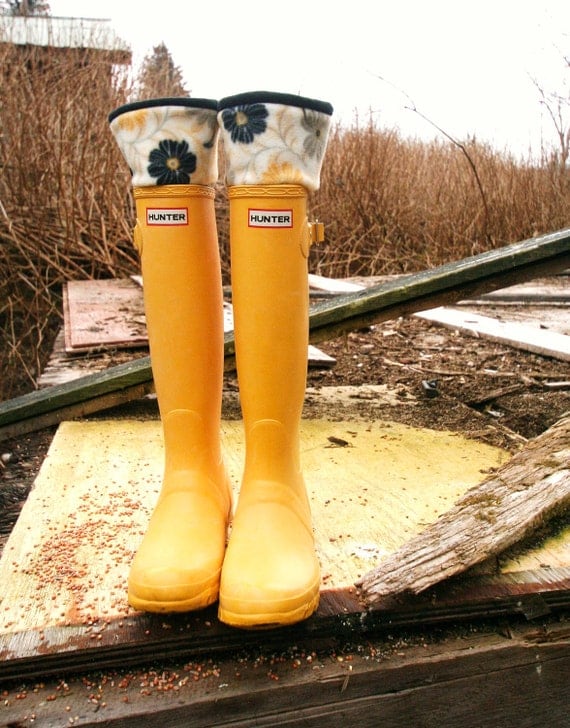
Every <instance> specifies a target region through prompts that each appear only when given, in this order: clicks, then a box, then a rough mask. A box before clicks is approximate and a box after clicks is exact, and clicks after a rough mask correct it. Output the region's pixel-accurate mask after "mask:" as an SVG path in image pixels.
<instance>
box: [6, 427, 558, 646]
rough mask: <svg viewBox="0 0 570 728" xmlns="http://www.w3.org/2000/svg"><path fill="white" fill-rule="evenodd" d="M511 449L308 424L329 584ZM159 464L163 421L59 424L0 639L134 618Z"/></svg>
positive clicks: (236, 464) (228, 440)
mask: <svg viewBox="0 0 570 728" xmlns="http://www.w3.org/2000/svg"><path fill="white" fill-rule="evenodd" d="M222 437H223V446H224V453H225V459H226V463H227V466H228V469H229V473H230V477H231V479H232V482H233V483H234V487H235V489H236V493H237V489H238V487H239V480H240V476H241V470H242V467H243V458H244V451H243V426H242V423H241V421H239V420H236V421H225V422H224V423H223V431H222ZM442 452H445V457H442V456H441V454H442ZM508 457H510V456H509V455H508V454H507V453H505V452H504V451H503V450H500V449H497V448H494V447H491V446H489V445H485V444H483V443H480V442H477V441H474V440H466V439H464V438H463V437H461V436H459V435H457V434H454V433H447V432H436V431H432V430H427V429H425V430H424V429H415V428H410V427H406V426H404V425H397V424H391V423H384V422H364V421H350V422H330V421H328V420H304V421H303V429H302V460H303V466H304V471H305V474H306V478H307V483H308V488H309V493H310V499H311V504H312V509H313V520H314V527H315V533H316V539H317V549H318V553H319V557H320V560H321V564H322V573H323V591H325V592H326V591H327V590H332V591H334V590H338V589H346V588H351V587H352V585H353V583H354V581H355V580H356V579H357V578H358V577H359V576H361V575H362V574H363V573H365V572H366V571H368V570H369V569H370V568H371V567H372V566H373V565H374V564H375V563H376V562H377V560H379V559H381V558H382V557H383V556H384V555H386V554H389V553H391V552H393V551H395V550H396V549H397V548H398V547H399V546H401V545H402V544H403V543H404V542H405V541H406V540H408V539H409V538H411V537H412V536H413V535H415V534H417V533H418V532H419V531H420V530H422V529H423V528H424V527H425V526H426V525H427V524H429V523H430V522H431V521H433V520H435V519H436V518H437V517H438V515H439V514H441V513H442V512H443V511H445V510H447V509H448V508H449V507H450V506H451V505H452V504H453V502H454V501H455V500H456V499H457V498H458V496H459V495H461V494H462V493H463V492H465V490H466V489H467V488H469V487H471V486H472V485H474V484H475V483H477V482H479V481H480V480H482V479H483V477H484V473H485V470H487V469H488V468H491V467H496V466H498V465H500V464H501V463H502V462H504V461H505V459H507V458H508ZM162 458H163V451H162V437H161V427H160V423H159V422H158V421H156V420H151V421H148V420H147V421H136V420H108V421H93V422H64V423H62V424H61V425H60V427H59V429H58V431H57V433H56V435H55V437H54V440H53V443H52V446H51V448H50V451H49V453H48V455H47V457H46V459H45V462H44V464H43V466H42V469H41V471H40V473H39V475H38V478H37V480H36V483H35V486H34V488H33V490H32V492H31V494H30V496H29V498H28V500H27V502H26V504H25V506H24V508H23V511H22V513H21V516H20V518H19V520H18V522H17V524H16V526H15V528H14V531H13V532H12V534H11V536H10V538H9V540H8V542H7V544H6V547H5V550H4V553H3V556H2V559H1V560H0V584H2V600H1V604H0V635H1V634H2V633H9V632H22V631H27V630H33V629H41V628H46V627H50V626H57V625H67V626H73V625H85V624H88V623H90V622H94V621H96V620H100V619H112V618H117V617H124V616H127V615H129V614H131V613H132V610H131V609H130V608H129V607H128V605H127V603H126V578H127V573H128V566H129V563H130V560H131V558H132V556H133V553H134V551H135V549H136V547H137V544H138V542H139V540H140V539H141V537H142V535H143V533H144V530H145V527H146V523H147V521H148V518H149V516H150V512H151V509H152V507H153V505H154V502H155V500H156V498H157V495H158V491H159V487H160V477H161V471H162ZM556 558H557V560H561V559H562V558H563V554H560V555H559V556H557V557H556ZM564 558H565V555H564ZM568 561H569V562H570V559H569V560H568Z"/></svg>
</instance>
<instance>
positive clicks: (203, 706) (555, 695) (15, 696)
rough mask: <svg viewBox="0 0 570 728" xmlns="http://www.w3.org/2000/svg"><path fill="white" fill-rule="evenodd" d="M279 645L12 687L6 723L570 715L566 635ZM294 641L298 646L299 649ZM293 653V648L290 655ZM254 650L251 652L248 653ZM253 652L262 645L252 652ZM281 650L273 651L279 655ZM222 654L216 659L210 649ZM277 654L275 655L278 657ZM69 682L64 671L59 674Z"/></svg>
mask: <svg viewBox="0 0 570 728" xmlns="http://www.w3.org/2000/svg"><path fill="white" fill-rule="evenodd" d="M288 637H289V639H288V640H287V638H286V637H285V636H283V637H282V640H283V642H282V643H281V644H282V645H284V646H285V649H283V650H281V651H279V643H274V642H272V640H271V637H269V638H268V640H267V641H266V640H265V639H264V640H263V648H261V649H260V648H259V647H258V648H257V649H256V650H255V653H251V654H248V653H247V652H246V651H244V650H243V649H242V650H241V651H240V655H241V658H240V659H239V660H238V659H236V658H235V657H233V656H232V655H231V654H221V655H218V656H216V657H215V661H214V662H209V661H208V659H207V657H208V656H211V653H204V655H203V657H202V658H200V657H199V656H198V657H196V658H195V660H194V661H192V662H190V663H187V664H186V665H183V664H182V663H178V664H177V663H173V662H172V658H171V659H169V661H168V663H167V664H165V665H160V663H159V661H160V660H161V659H163V657H165V656H164V654H163V650H161V649H160V645H158V647H159V651H158V654H157V656H156V657H154V658H150V659H149V664H150V663H151V661H152V663H151V664H152V666H153V667H151V668H148V667H145V666H144V664H143V667H141V668H140V669H138V670H136V669H135V670H133V669H131V670H128V669H126V667H127V666H126V665H124V664H123V665H119V666H118V667H120V668H122V669H121V671H120V672H119V673H118V674H117V673H114V674H113V673H111V674H102V673H101V672H94V671H95V669H96V668H95V666H94V665H92V666H91V673H90V674H87V675H86V676H84V675H74V674H73V673H70V672H67V673H66V679H65V683H63V682H62V680H61V677H59V678H58V677H54V678H51V679H45V678H44V679H42V680H41V682H39V681H36V682H35V684H34V683H30V684H28V685H26V684H25V683H24V688H26V687H27V688H28V690H27V691H26V690H25V689H24V688H23V687H22V683H21V682H20V683H19V684H17V685H15V686H14V688H13V690H8V691H6V692H5V693H4V695H3V705H2V709H1V712H0V715H1V717H2V723H3V725H6V726H21V725H27V724H28V722H30V716H33V721H34V723H35V724H37V725H40V726H63V725H70V724H76V725H82V726H87V725H91V726H94V725H101V724H104V725H106V726H121V727H122V728H126V727H127V726H133V727H137V728H139V727H141V726H156V725H164V726H170V727H172V728H174V727H175V726H181V727H184V728H185V727H186V726H188V725H189V724H190V723H189V721H191V725H192V727H193V728H207V727H208V726H210V727H212V726H220V725H224V726H233V727H234V728H244V726H254V725H255V726H275V725H287V726H291V727H292V728H294V727H298V728H301V726H303V727H304V728H306V727H307V726H313V728H317V727H319V726H320V727H324V728H326V727H327V726H330V725H341V726H344V725H349V724H350V723H349V721H350V722H354V724H355V725H358V726H362V727H363V728H366V727H368V728H376V726H378V725H383V726H390V728H398V727H402V728H407V727H408V726H418V725H422V726H426V727H427V726H439V725H443V724H444V725H445V726H446V727H447V726H449V727H450V728H465V726H477V728H497V726H501V728H530V727H531V726H532V727H534V726H538V725H544V726H549V728H550V727H552V728H554V727H556V728H558V727H560V728H562V727H563V726H566V725H567V716H568V671H569V670H570V651H569V649H568V647H569V641H568V634H567V631H566V632H565V631H564V628H563V627H562V628H559V629H556V628H555V627H553V628H551V629H536V628H533V627H531V626H529V627H527V628H526V629H524V628H523V629H520V630H513V631H512V632H510V634H509V635H508V636H507V635H499V634H497V633H494V634H493V633H492V632H491V631H485V632H484V631H483V630H481V631H480V633H479V634H477V635H475V636H466V635H463V636H459V637H458V636H453V635H449V634H448V635H445V636H442V635H440V636H439V638H438V639H437V640H436V641H435V642H433V643H432V641H431V640H430V639H429V637H428V638H427V640H426V642H425V643H424V644H423V645H421V643H419V641H418V640H416V641H415V643H414V642H412V643H411V644H407V643H406V640H405V639H404V640H398V643H395V641H394V640H392V642H390V641H387V640H382V639H381V638H379V636H378V635H374V634H372V635H371V634H367V635H366V639H365V640H363V641H362V643H361V644H360V647H359V649H358V650H356V649H353V650H349V649H347V650H344V651H343V652H340V653H339V654H337V655H335V653H334V651H332V650H327V649H326V646H323V645H322V644H319V642H318V641H315V639H311V637H310V635H306V636H305V640H302V641H300V642H299V641H297V638H298V635H293V634H291V632H289V633H288ZM291 640H295V641H293V642H292V641H291ZM292 645H295V646H294V647H292ZM252 647H253V645H252ZM254 649H255V648H254ZM272 650H275V652H272ZM214 654H215V653H214ZM274 657H275V659H273V658H274ZM60 675H61V674H60Z"/></svg>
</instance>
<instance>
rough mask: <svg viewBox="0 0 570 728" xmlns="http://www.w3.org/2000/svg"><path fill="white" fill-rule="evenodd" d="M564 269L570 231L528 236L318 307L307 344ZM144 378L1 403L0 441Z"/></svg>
mask: <svg viewBox="0 0 570 728" xmlns="http://www.w3.org/2000/svg"><path fill="white" fill-rule="evenodd" d="M569 264H570V229H565V230H561V231H559V232H556V233H552V234H549V235H543V236H541V237H538V238H531V239H530V240H526V241H523V242H521V243H515V244H513V245H509V246H506V247H503V248H500V249H498V250H493V251H490V252H487V253H482V254H480V255H477V256H473V257H471V258H466V259H464V260H461V261H459V262H455V263H450V264H446V265H443V266H440V267H439V268H434V269H431V270H427V271H422V272H420V273H415V274H411V275H409V276H403V277H402V278H398V279H396V280H394V281H391V282H388V283H385V284H381V285H378V286H374V287H372V288H368V289H366V290H363V291H358V292H356V293H352V294H347V295H344V296H339V297H336V298H334V299H333V300H331V301H325V302H323V303H320V304H317V305H315V306H313V307H312V308H311V311H310V316H309V325H310V340H311V343H313V344H314V343H318V342H320V341H324V340H326V339H330V338H333V337H335V336H338V335H340V334H342V333H344V332H346V331H350V330H353V329H354V328H357V327H359V326H366V325H370V324H372V323H378V322H379V321H385V320H388V319H390V318H394V317H397V316H401V315H404V314H410V313H415V312H417V311H422V310H425V309H428V308H433V307H434V305H442V304H445V303H451V302H454V301H457V300H459V299H463V298H465V297H466V296H471V295H474V294H480V293H484V292H487V291H491V290H496V289H497V288H502V287H504V286H506V285H510V284H514V283H519V282H521V281H525V280H531V279H532V278H534V277H537V276H541V275H547V274H550V273H554V272H556V271H560V270H563V269H566V268H567V267H568V265H569ZM234 354H235V349H234V339H233V334H227V335H226V339H225V356H226V364H227V367H228V368H230V367H232V368H233V367H234V366H235V362H234V361H233V358H234ZM151 379H152V371H151V366H150V359H149V358H148V357H145V358H142V359H138V360H136V361H134V362H129V363H128V364H124V365H123V364H121V365H118V366H117V367H112V368H110V369H109V370H107V371H105V372H101V373H98V374H94V375H90V376H88V377H82V378H80V379H77V380H74V381H73V382H69V383H66V384H62V385H59V386H55V387H54V388H53V389H51V390H41V391H37V392H31V393H29V394H25V395H23V396H21V397H17V398H15V399H13V400H8V401H7V402H3V403H1V404H0V439H5V438H6V437H7V435H6V434H4V433H5V429H4V428H5V427H6V426H7V425H10V424H12V423H14V422H19V421H22V420H26V419H27V420H29V423H28V428H29V429H28V430H27V431H28V432H29V431H31V430H32V429H33V428H34V427H36V425H35V422H34V418H36V417H38V416H39V415H45V414H46V413H48V412H51V413H55V416H54V418H53V420H54V422H57V421H58V416H57V413H58V410H60V409H61V408H62V407H65V406H69V405H71V404H77V403H78V402H87V401H89V400H94V402H92V403H91V404H92V406H93V407H94V408H95V407H97V399H98V398H99V397H100V396H101V395H105V394H108V393H109V392H111V391H120V390H125V389H126V388H127V387H130V386H133V385H135V384H140V383H142V382H148V381H150V380H151ZM105 406H107V405H105ZM59 421H61V420H59ZM42 426H43V425H42Z"/></svg>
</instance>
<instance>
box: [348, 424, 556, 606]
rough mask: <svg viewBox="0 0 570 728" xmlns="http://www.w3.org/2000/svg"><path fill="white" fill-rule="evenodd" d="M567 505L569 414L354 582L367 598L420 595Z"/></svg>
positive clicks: (500, 549)
mask: <svg viewBox="0 0 570 728" xmlns="http://www.w3.org/2000/svg"><path fill="white" fill-rule="evenodd" d="M569 505H570V416H568V417H565V418H563V419H562V420H560V421H559V422H557V423H556V424H555V425H553V426H552V427H551V428H549V429H548V430H547V431H546V432H544V433H542V434H541V435H539V436H538V437H537V438H535V439H534V440H532V441H531V442H529V443H528V444H527V445H526V446H525V447H524V448H523V449H522V450H520V451H519V452H517V453H516V454H515V455H514V456H513V458H512V459H511V460H510V461H509V462H507V463H506V464H504V465H503V466H501V467H500V468H499V469H498V470H497V472H496V473H494V474H492V475H491V476H489V477H488V478H486V479H485V480H484V481H483V482H482V483H481V484H479V485H477V486H475V487H473V488H471V489H470V490H468V491H467V492H466V493H465V494H464V495H463V496H462V497H461V498H460V499H459V500H458V501H457V503H456V504H455V505H454V506H453V508H451V509H450V510H449V511H447V512H446V513H445V514H444V515H442V516H440V518H438V520H437V521H435V522H434V523H433V524H431V525H430V526H428V527H427V528H426V529H425V530H424V531H423V532H422V533H421V534H419V535H418V536H416V537H415V538H412V539H410V540H409V541H408V542H407V543H406V544H404V546H403V547H402V548H400V549H398V550H397V551H396V552H395V553H393V554H391V555H390V556H388V557H387V558H386V559H384V560H383V561H382V562H381V563H380V564H379V565H378V566H377V567H375V568H374V569H372V570H371V571H370V572H368V573H367V574H365V576H364V577H363V578H362V579H359V580H358V582H357V586H359V588H360V589H361V591H362V596H363V597H364V599H365V600H366V601H367V602H368V603H369V604H371V605H373V604H376V603H378V602H380V601H381V600H382V599H384V598H386V597H388V596H393V595H395V594H400V593H404V594H405V593H412V594H418V593H420V592H422V591H424V590H425V589H428V588H429V587H431V586H433V585H434V584H437V583H438V582H441V581H443V580H444V579H448V578H449V577H451V576H455V575H457V574H460V573H462V572H464V571H465V570H466V569H468V568H470V567H472V566H474V565H475V564H478V563H481V562H482V561H484V560H485V559H487V558H489V557H490V556H493V555H495V556H496V555H498V554H500V553H501V552H503V551H505V549H507V548H508V547H509V546H512V545H513V544H515V543H517V542H519V541H521V540H523V539H524V538H526V537H528V536H529V535H530V534H531V533H532V532H533V531H534V530H535V529H536V528H537V527H538V526H540V525H542V524H543V523H544V522H545V521H546V520H547V519H548V518H549V517H551V516H552V514H553V513H560V512H564V510H565V509H566V508H568V506H569Z"/></svg>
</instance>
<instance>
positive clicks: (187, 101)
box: [109, 96, 218, 122]
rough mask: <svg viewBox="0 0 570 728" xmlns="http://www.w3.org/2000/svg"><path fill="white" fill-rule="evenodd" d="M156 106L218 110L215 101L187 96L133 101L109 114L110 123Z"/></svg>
mask: <svg viewBox="0 0 570 728" xmlns="http://www.w3.org/2000/svg"><path fill="white" fill-rule="evenodd" d="M154 106H186V107H188V108H189V109H210V110H211V111H217V110H218V102H217V101H216V100H214V99H193V98H189V97H186V96H175V97H171V98H168V97H167V98H164V99H148V100H145V101H133V102H132V103H130V104H124V105H123V106H119V107H118V108H117V109H115V110H114V111H111V113H110V114H109V122H111V121H113V119H116V118H117V116H120V115H121V114H126V113H127V112H129V111H138V110H139V109H150V108H152V107H154Z"/></svg>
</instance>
